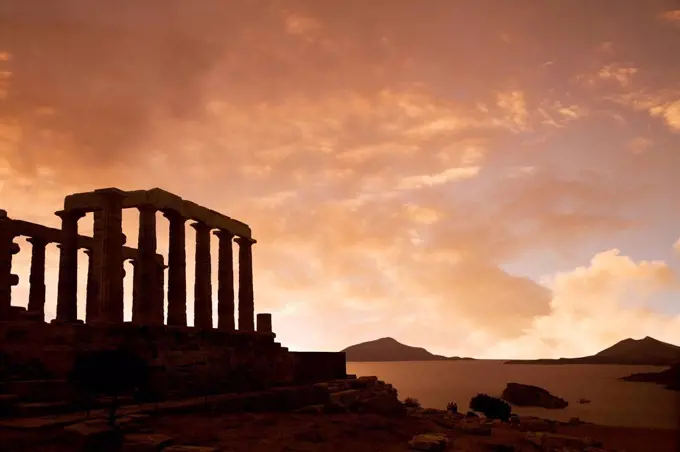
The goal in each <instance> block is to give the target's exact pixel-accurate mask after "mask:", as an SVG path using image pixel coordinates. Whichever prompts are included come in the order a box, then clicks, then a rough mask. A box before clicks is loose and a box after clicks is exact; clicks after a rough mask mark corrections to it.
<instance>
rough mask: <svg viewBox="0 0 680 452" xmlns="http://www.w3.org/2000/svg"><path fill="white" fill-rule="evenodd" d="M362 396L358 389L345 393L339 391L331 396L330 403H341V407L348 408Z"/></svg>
mask: <svg viewBox="0 0 680 452" xmlns="http://www.w3.org/2000/svg"><path fill="white" fill-rule="evenodd" d="M362 395H363V392H362V391H361V390H359V389H350V390H347V391H340V392H336V393H334V394H331V402H335V403H341V404H343V405H346V406H349V405H351V404H353V403H354V402H356V401H358V400H359V398H360V397H361V396H362Z"/></svg>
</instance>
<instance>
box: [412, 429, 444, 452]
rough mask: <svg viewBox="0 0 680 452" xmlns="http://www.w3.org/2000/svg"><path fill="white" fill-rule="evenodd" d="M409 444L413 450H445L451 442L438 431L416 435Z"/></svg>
mask: <svg viewBox="0 0 680 452" xmlns="http://www.w3.org/2000/svg"><path fill="white" fill-rule="evenodd" d="M408 444H409V446H410V448H411V449H413V450H424V451H435V452H436V451H443V450H445V449H446V447H447V446H448V444H449V439H448V438H447V437H446V436H444V435H440V434H437V433H425V434H422V435H416V436H414V437H413V438H412V439H411V441H409V442H408Z"/></svg>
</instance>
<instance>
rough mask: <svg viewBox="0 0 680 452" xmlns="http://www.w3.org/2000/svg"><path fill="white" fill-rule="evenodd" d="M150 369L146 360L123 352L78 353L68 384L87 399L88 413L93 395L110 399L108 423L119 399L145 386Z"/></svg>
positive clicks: (121, 350)
mask: <svg viewBox="0 0 680 452" xmlns="http://www.w3.org/2000/svg"><path fill="white" fill-rule="evenodd" d="M148 376H149V366H148V363H147V362H146V360H144V359H142V358H140V357H139V356H137V355H136V354H135V353H133V352H131V351H129V350H126V349H116V350H98V351H90V352H84V353H82V354H80V355H79V356H78V357H77V358H76V361H75V363H74V365H73V369H72V370H71V372H70V374H69V380H70V381H71V384H73V386H74V387H75V388H76V389H77V390H78V391H81V392H84V393H85V394H86V396H87V412H88V416H89V412H90V399H91V397H92V396H93V395H101V394H103V395H107V396H110V397H112V399H113V400H112V401H111V406H110V411H109V422H110V423H111V424H112V425H113V424H115V420H116V409H117V407H118V396H119V395H121V394H123V393H125V392H133V391H134V390H135V389H138V388H141V387H143V386H145V385H146V383H147V380H148Z"/></svg>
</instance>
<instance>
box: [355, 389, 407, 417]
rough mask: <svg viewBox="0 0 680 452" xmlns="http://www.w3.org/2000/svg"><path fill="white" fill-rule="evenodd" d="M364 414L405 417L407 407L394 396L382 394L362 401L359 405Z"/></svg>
mask: <svg viewBox="0 0 680 452" xmlns="http://www.w3.org/2000/svg"><path fill="white" fill-rule="evenodd" d="M359 406H360V410H361V411H362V412H364V413H375V414H380V415H383V416H404V415H406V407H405V406H404V405H403V404H402V403H401V402H400V401H399V400H398V399H397V398H396V397H394V396H391V395H389V394H381V395H376V396H373V397H370V398H368V399H366V400H362V401H361V402H360V404H359Z"/></svg>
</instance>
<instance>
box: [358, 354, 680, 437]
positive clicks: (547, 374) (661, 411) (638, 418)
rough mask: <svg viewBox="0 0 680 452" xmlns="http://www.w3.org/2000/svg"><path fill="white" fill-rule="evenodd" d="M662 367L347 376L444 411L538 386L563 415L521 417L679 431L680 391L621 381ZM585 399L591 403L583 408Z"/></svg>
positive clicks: (485, 367)
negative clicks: (509, 388) (562, 404)
mask: <svg viewBox="0 0 680 452" xmlns="http://www.w3.org/2000/svg"><path fill="white" fill-rule="evenodd" d="M663 369H665V368H664V367H651V366H614V365H595V364H573V365H525V364H503V362H502V361H487V360H479V361H417V362H381V363H377V362H376V363H373V362H371V363H353V362H350V363H347V373H350V374H357V375H359V376H361V375H376V376H377V377H378V378H380V379H381V380H384V381H386V382H387V383H391V384H393V385H394V387H395V388H397V390H399V398H400V399H402V400H403V399H404V398H406V397H415V398H417V399H418V400H419V401H420V402H421V404H422V405H423V406H424V407H429V408H445V407H446V404H447V403H448V402H450V401H453V402H456V403H458V407H459V409H460V410H463V409H467V405H468V403H469V401H470V399H471V398H472V397H473V396H474V395H475V394H477V393H479V392H483V393H487V394H489V395H495V396H499V395H500V394H501V393H502V392H503V389H504V388H505V385H506V383H508V382H515V383H524V384H530V385H536V386H540V387H542V388H545V389H547V390H548V391H550V392H551V393H552V394H554V395H557V396H559V397H562V398H563V399H565V400H567V401H568V402H569V406H568V407H567V408H565V409H563V410H546V409H543V408H522V407H513V411H514V412H516V413H519V414H525V415H535V416H541V417H546V418H550V419H555V420H560V421H568V420H569V418H571V417H579V418H581V420H584V421H587V422H594V423H596V424H602V425H614V426H626V427H656V428H679V427H680V392H674V391H669V390H667V389H664V388H663V386H661V385H656V384H652V383H632V382H626V381H621V380H619V379H618V378H619V377H623V376H626V375H630V374H631V373H636V372H657V371H660V370H663ZM581 398H585V399H589V400H591V403H589V404H583V405H582V404H579V403H578V400H579V399H581Z"/></svg>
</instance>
